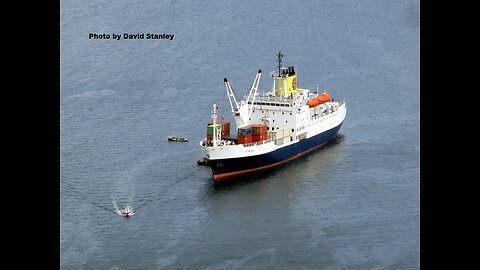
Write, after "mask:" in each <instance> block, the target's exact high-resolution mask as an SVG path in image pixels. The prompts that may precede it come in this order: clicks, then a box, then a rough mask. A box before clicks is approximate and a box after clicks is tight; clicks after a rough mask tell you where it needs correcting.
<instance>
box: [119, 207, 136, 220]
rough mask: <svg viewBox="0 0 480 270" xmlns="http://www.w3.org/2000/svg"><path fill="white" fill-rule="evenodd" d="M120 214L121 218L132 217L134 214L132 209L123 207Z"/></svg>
mask: <svg viewBox="0 0 480 270" xmlns="http://www.w3.org/2000/svg"><path fill="white" fill-rule="evenodd" d="M120 214H122V216H124V217H127V218H128V217H131V216H133V215H134V214H135V213H134V212H133V209H131V208H130V207H125V208H123V209H122V210H121V211H120Z"/></svg>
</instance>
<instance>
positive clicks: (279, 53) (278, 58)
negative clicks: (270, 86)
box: [277, 52, 283, 77]
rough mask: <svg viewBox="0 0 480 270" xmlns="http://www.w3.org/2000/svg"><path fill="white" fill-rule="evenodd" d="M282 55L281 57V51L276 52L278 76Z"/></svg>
mask: <svg viewBox="0 0 480 270" xmlns="http://www.w3.org/2000/svg"><path fill="white" fill-rule="evenodd" d="M282 57H283V54H282V53H281V52H278V55H277V61H278V76H279V77H280V68H281V67H282Z"/></svg>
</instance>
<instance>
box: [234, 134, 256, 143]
mask: <svg viewBox="0 0 480 270" xmlns="http://www.w3.org/2000/svg"><path fill="white" fill-rule="evenodd" d="M252 142H253V136H252V135H250V136H245V137H238V144H246V143H252Z"/></svg>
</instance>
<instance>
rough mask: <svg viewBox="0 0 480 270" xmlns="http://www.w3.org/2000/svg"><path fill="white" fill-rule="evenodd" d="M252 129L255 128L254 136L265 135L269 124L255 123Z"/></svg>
mask: <svg viewBox="0 0 480 270" xmlns="http://www.w3.org/2000/svg"><path fill="white" fill-rule="evenodd" d="M251 127H252V129H253V136H260V135H264V134H267V132H268V131H267V125H265V124H254V125H251Z"/></svg>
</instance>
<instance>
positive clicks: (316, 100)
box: [307, 92, 330, 108]
mask: <svg viewBox="0 0 480 270" xmlns="http://www.w3.org/2000/svg"><path fill="white" fill-rule="evenodd" d="M328 101H330V95H329V94H328V93H327V92H325V93H322V94H321V95H319V96H318V97H316V98H314V99H310V100H309V101H308V102H307V105H308V107H309V108H313V107H315V106H317V105H320V104H323V103H325V102H328Z"/></svg>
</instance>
